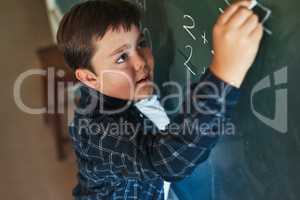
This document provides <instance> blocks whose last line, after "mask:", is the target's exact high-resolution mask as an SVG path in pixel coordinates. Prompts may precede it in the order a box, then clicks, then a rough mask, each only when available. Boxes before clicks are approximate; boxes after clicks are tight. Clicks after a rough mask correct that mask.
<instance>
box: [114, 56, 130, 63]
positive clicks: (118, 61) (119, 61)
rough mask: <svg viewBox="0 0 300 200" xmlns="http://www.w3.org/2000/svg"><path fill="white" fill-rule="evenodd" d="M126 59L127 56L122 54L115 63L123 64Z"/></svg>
mask: <svg viewBox="0 0 300 200" xmlns="http://www.w3.org/2000/svg"><path fill="white" fill-rule="evenodd" d="M127 58H128V54H127V53H123V54H122V55H121V56H120V57H119V58H118V59H117V61H116V63H117V64H121V63H124V62H125V61H126V60H127Z"/></svg>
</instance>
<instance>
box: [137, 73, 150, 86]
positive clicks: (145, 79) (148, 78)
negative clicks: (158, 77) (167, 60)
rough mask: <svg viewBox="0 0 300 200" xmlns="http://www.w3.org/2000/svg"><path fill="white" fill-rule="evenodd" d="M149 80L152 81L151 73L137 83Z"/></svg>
mask: <svg viewBox="0 0 300 200" xmlns="http://www.w3.org/2000/svg"><path fill="white" fill-rule="evenodd" d="M147 81H150V75H149V74H147V76H145V77H144V78H142V79H140V80H139V81H138V82H137V84H140V83H144V82H147Z"/></svg>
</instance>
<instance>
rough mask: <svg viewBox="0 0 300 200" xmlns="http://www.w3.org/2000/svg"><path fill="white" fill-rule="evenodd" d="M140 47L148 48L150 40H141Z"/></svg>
mask: <svg viewBox="0 0 300 200" xmlns="http://www.w3.org/2000/svg"><path fill="white" fill-rule="evenodd" d="M139 47H140V48H146V47H148V42H147V40H145V39H143V40H141V41H140V42H139Z"/></svg>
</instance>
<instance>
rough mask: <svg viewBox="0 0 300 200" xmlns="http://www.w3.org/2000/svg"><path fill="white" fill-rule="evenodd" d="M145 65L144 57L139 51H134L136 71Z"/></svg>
mask: <svg viewBox="0 0 300 200" xmlns="http://www.w3.org/2000/svg"><path fill="white" fill-rule="evenodd" d="M145 66H146V59H145V58H144V56H143V55H142V54H141V53H136V56H135V58H134V68H135V70H136V71H140V70H143V69H144V67H145Z"/></svg>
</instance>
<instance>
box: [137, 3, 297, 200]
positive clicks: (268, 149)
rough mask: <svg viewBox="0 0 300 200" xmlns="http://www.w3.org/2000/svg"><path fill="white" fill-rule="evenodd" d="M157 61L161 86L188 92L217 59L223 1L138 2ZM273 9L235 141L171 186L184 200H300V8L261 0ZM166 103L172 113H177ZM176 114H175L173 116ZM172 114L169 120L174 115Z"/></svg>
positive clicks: (237, 117) (230, 138) (226, 141)
mask: <svg viewBox="0 0 300 200" xmlns="http://www.w3.org/2000/svg"><path fill="white" fill-rule="evenodd" d="M132 1H133V2H134V3H136V4H138V5H139V6H140V7H141V9H142V10H143V12H144V15H145V17H144V19H143V22H142V28H143V31H144V33H145V35H146V36H147V37H148V39H149V41H150V43H151V45H152V49H153V53H154V57H155V59H156V68H155V81H156V82H157V83H158V84H159V85H160V87H161V88H162V91H163V93H162V94H161V95H162V97H163V96H165V95H167V94H172V93H173V92H174V91H173V89H172V88H165V87H163V83H164V82H165V81H170V80H171V81H177V82H178V83H180V84H181V85H182V86H185V82H186V77H187V74H189V75H191V77H192V79H193V80H198V79H199V78H200V77H201V75H202V73H203V72H204V71H205V70H206V69H207V67H208V66H209V63H210V61H211V58H212V56H213V51H212V50H213V49H212V38H211V32H212V27H213V25H214V23H215V21H216V19H217V17H218V16H219V15H220V13H221V12H222V10H224V8H225V7H226V6H227V4H230V2H229V1H225V0H201V1H199V0H132ZM259 2H260V3H261V4H262V5H264V6H265V7H266V8H268V9H269V10H270V11H272V13H271V16H270V18H269V19H268V20H267V21H266V23H265V28H266V31H265V35H264V37H263V41H262V45H261V48H260V50H259V53H258V56H257V58H256V60H255V63H254V64H253V66H252V68H251V69H250V71H249V73H248V75H247V77H246V79H245V81H244V83H243V85H242V87H241V89H242V95H241V99H240V102H239V104H238V106H237V108H236V110H235V112H234V115H233V122H234V124H235V125H236V132H235V134H234V135H224V136H222V137H221V139H220V141H219V143H218V144H217V145H216V147H215V148H214V150H213V151H212V153H211V156H210V157H209V159H208V160H207V161H206V162H204V163H202V164H201V165H199V167H197V168H196V170H195V171H194V173H193V174H192V175H191V176H190V177H187V178H185V179H184V180H182V181H179V182H177V183H174V184H172V188H173V189H174V191H175V192H176V194H177V196H178V197H179V199H182V200H198V199H199V200H241V199H243V200H273V199H279V200H298V199H300V189H299V188H300V120H299V119H300V117H298V114H299V113H300V109H299V103H300V94H299V93H298V91H299V89H297V88H298V87H300V85H299V86H298V84H299V81H298V80H299V79H300V78H299V77H300V66H299V64H300V54H299V53H300V49H299V47H300V14H298V13H299V9H300V2H299V1H297V0H286V1H281V0H265V1H259ZM178 103H179V102H177V101H176V100H172V99H171V100H169V101H167V102H166V103H165V104H164V106H165V108H166V109H167V110H173V109H174V108H176V106H177V104H178ZM174 115H176V112H175V113H174ZM172 116H173V115H172V114H170V117H172Z"/></svg>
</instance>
